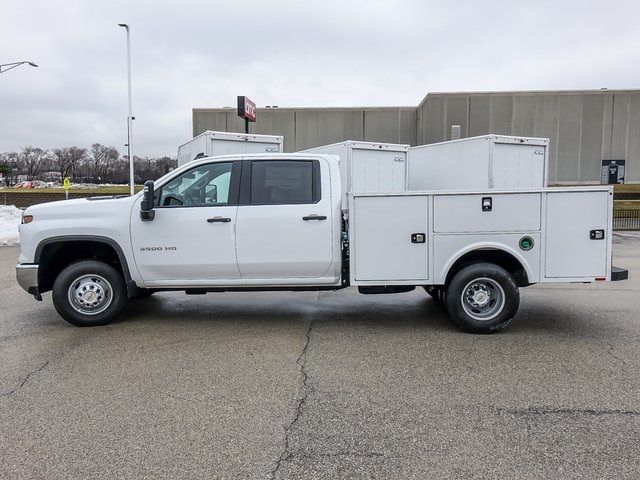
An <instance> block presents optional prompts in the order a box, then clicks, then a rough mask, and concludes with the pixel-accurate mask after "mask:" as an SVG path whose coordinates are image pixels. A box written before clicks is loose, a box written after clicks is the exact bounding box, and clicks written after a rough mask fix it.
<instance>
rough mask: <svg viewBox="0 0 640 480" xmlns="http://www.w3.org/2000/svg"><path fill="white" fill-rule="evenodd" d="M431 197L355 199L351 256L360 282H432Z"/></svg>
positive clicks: (355, 274) (365, 197) (356, 277)
mask: <svg viewBox="0 0 640 480" xmlns="http://www.w3.org/2000/svg"><path fill="white" fill-rule="evenodd" d="M427 204H428V198H427V196H424V195H422V196H395V197H393V196H374V197H367V196H363V197H355V198H354V201H353V204H352V205H353V211H352V212H351V213H352V222H353V224H352V230H351V238H350V241H351V253H352V255H353V261H352V268H354V269H355V272H353V273H352V277H353V278H354V279H355V280H356V281H357V282H359V281H376V282H380V283H385V282H393V281H416V282H420V281H424V280H427V278H428V275H429V274H428V263H427V260H428V248H427V228H428V226H427V223H428V222H427Z"/></svg>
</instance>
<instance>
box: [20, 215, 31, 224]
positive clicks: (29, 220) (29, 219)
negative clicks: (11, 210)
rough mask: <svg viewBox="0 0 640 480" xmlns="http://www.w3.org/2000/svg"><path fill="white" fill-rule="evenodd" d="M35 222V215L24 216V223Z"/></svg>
mask: <svg viewBox="0 0 640 480" xmlns="http://www.w3.org/2000/svg"><path fill="white" fill-rule="evenodd" d="M31 222H33V215H22V223H23V224H25V223H31Z"/></svg>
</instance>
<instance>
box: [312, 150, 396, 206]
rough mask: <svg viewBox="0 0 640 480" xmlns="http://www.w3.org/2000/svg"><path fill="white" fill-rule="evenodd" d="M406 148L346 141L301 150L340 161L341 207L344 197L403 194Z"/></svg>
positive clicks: (345, 200)
mask: <svg viewBox="0 0 640 480" xmlns="http://www.w3.org/2000/svg"><path fill="white" fill-rule="evenodd" d="M408 152H409V145H404V144H395V143H376V142H361V141H354V140H348V141H346V142H340V143H333V144H330V145H323V146H321V147H315V148H309V149H307V150H302V151H301V152H300V153H321V154H327V155H336V156H338V157H340V178H341V180H342V193H343V198H342V200H343V205H344V206H345V207H346V205H347V193H348V192H354V193H364V192H403V191H405V190H406V188H407V155H408Z"/></svg>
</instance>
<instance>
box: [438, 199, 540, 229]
mask: <svg viewBox="0 0 640 480" xmlns="http://www.w3.org/2000/svg"><path fill="white" fill-rule="evenodd" d="M433 201H434V219H433V225H434V231H435V232H436V233H484V232H530V231H536V230H540V210H541V207H540V201H541V196H540V194H539V193H503V194H492V193H491V192H488V193H486V194H484V195H475V194H474V195H465V194H458V195H436V196H435V197H434V199H433ZM485 202H488V204H487V206H484V204H485ZM483 207H484V208H483Z"/></svg>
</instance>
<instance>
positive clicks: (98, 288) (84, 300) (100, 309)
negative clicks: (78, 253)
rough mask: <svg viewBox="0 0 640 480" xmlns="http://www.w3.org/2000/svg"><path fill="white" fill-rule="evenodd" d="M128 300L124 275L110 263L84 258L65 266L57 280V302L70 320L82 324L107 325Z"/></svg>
mask: <svg viewBox="0 0 640 480" xmlns="http://www.w3.org/2000/svg"><path fill="white" fill-rule="evenodd" d="M126 303H127V291H126V288H125V284H124V279H123V278H122V275H120V273H119V272H118V271H117V270H116V269H115V268H113V267H111V266H110V265H107V264H106V263H103V262H98V261H95V260H83V261H80V262H76V263H73V264H71V265H69V266H68V267H67V268H65V269H64V270H63V271H62V272H60V274H59V275H58V277H57V278H56V280H55V282H54V284H53V304H54V306H55V307H56V310H57V312H58V313H59V314H60V316H61V317H62V318H64V319H65V320H66V321H67V322H69V323H72V324H73V325H77V326H79V327H93V326H98V325H106V324H107V323H109V322H111V321H113V320H114V319H115V318H116V317H117V316H118V315H119V314H120V312H122V310H123V309H124V307H125V305H126Z"/></svg>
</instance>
